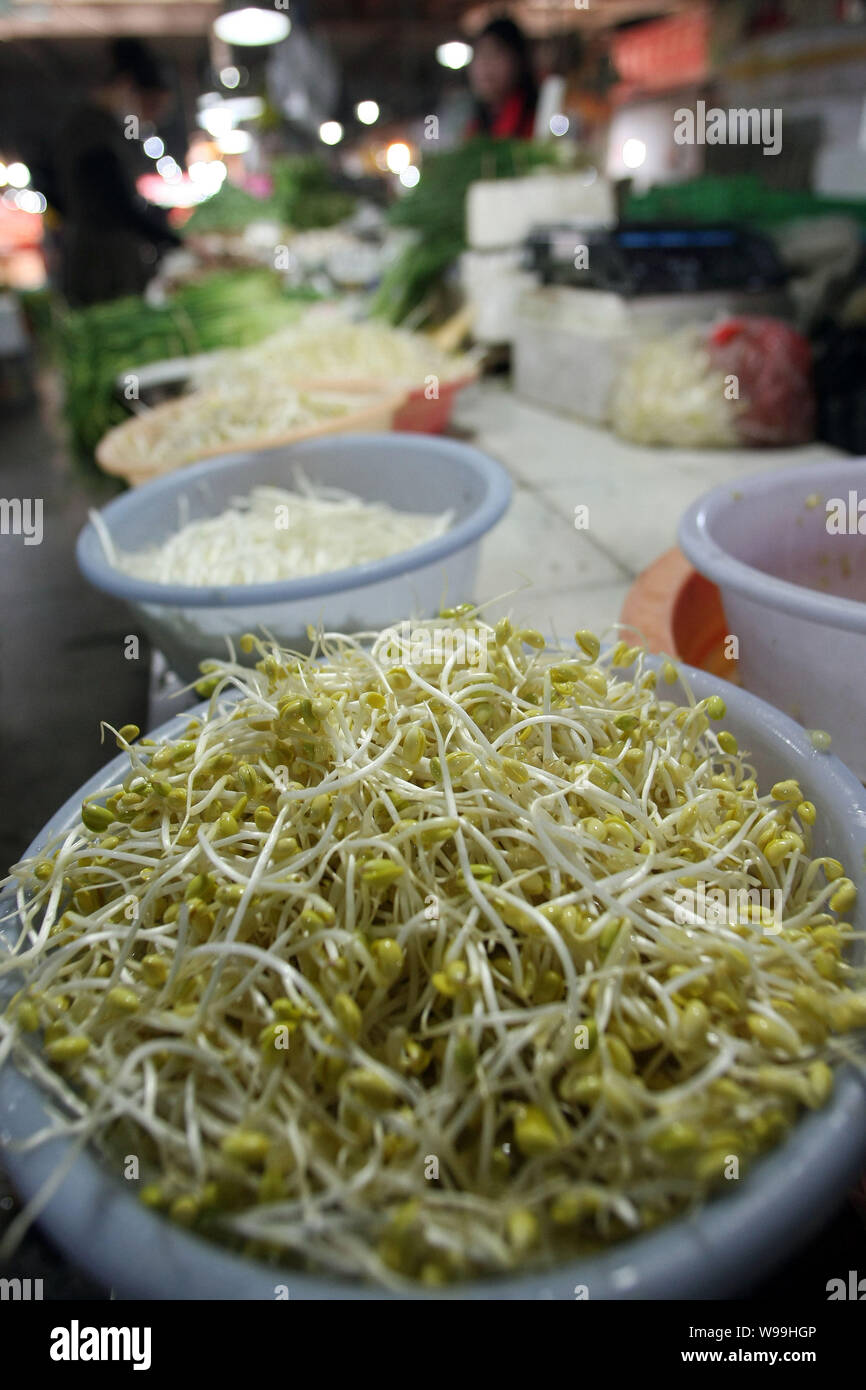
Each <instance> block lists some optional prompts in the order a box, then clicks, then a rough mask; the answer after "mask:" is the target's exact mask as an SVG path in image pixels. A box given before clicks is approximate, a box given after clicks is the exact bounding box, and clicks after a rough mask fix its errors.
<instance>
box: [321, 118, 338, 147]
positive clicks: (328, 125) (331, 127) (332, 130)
mask: <svg viewBox="0 0 866 1390" xmlns="http://www.w3.org/2000/svg"><path fill="white" fill-rule="evenodd" d="M342 138H343V127H342V126H341V125H340V122H339V121H323V122H322V124H321V125H320V126H319V139H320V140H321V141H322V143H323V144H324V145H339V143H340V141H341V140H342Z"/></svg>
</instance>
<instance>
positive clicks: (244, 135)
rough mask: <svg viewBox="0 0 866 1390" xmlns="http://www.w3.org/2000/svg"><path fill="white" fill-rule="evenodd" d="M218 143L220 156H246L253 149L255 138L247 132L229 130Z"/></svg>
mask: <svg viewBox="0 0 866 1390" xmlns="http://www.w3.org/2000/svg"><path fill="white" fill-rule="evenodd" d="M216 143H217V149H218V150H219V152H220V154H246V152H247V150H248V149H250V148H251V147H252V143H253V137H252V136H251V135H250V133H249V131H246V130H227V131H226V133H225V135H221V136H220V137H219V139H218V140H217V142H216Z"/></svg>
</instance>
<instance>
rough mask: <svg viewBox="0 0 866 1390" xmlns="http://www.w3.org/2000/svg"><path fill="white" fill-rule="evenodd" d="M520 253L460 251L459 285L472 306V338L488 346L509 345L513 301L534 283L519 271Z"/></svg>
mask: <svg viewBox="0 0 866 1390" xmlns="http://www.w3.org/2000/svg"><path fill="white" fill-rule="evenodd" d="M521 259H522V252H521V251H519V250H517V249H513V250H510V251H464V252H463V255H462V256H461V257H460V263H459V274H460V284H461V287H462V289H463V293H464V294H465V296H466V299H467V301H468V303H469V304H470V305H471V306H472V310H473V315H474V316H473V319H472V336H473V338H474V339H475V341H476V342H478V343H484V344H486V345H488V346H492V345H494V344H500V343H512V342H513V341H514V335H515V332H516V330H517V302H518V300H519V298H520V296H521V294H522V293H523V292H524V291H525V290H529V289H531V288H532V287H533V285H534V284H535V279H534V276H532V275H531V274H530V272H529V271H528V270H522V269H521Z"/></svg>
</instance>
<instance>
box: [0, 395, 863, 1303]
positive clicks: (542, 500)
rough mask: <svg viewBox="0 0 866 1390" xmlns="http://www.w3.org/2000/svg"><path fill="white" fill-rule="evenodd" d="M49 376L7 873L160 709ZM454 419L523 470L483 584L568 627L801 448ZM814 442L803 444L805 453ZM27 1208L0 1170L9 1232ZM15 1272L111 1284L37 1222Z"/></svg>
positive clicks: (796, 1291)
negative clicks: (713, 446)
mask: <svg viewBox="0 0 866 1390" xmlns="http://www.w3.org/2000/svg"><path fill="white" fill-rule="evenodd" d="M52 391H53V385H52V382H51V380H50V379H48V380H47V381H46V382H44V383H43V391H42V401H41V404H40V405H39V406H38V407H37V406H34V407H33V408H27V409H24V410H21V411H20V412H18V413H16V414H14V415H9V416H7V417H6V418H0V497H4V498H7V499H8V498H15V497H18V498H25V497H30V498H37V497H41V498H42V499H43V504H44V538H43V541H42V544H41V545H29V546H28V545H24V543H23V538H22V537H20V536H14V535H5V536H2V535H0V767H2V774H0V778H2V780H0V786H2V795H0V874H2V873H3V872H4V871H5V868H6V866H7V865H9V864H11V863H12V862H14V860H15V859H17V858H18V857H20V855H21V854H22V852H23V851H24V850H25V849H26V847H27V846H28V845H29V843H30V842H31V840H32V839H33V837H34V835H35V834H36V833H37V832H38V831H39V830H40V829H41V827H42V825H43V824H44V823H45V821H46V820H47V819H48V817H49V816H50V815H51V814H52V813H53V812H54V811H55V810H56V809H58V807H59V806H60V805H61V803H62V802H63V801H64V800H65V799H66V798H67V797H68V796H70V795H71V794H72V793H74V792H75V791H76V790H77V789H78V787H79V786H80V785H81V784H82V783H83V782H84V781H85V780H86V779H87V778H88V777H89V776H91V775H92V773H94V772H95V771H97V769H98V768H99V767H101V766H102V765H103V764H104V763H106V762H107V761H109V759H110V758H111V757H112V756H113V755H114V753H115V751H116V750H115V748H114V745H113V741H111V742H106V743H105V744H101V743H100V736H99V721H100V719H103V718H104V719H108V720H110V721H111V722H112V723H114V724H115V726H119V725H121V724H124V723H128V722H131V723H136V724H139V725H140V726H141V727H142V728H143V727H144V726H145V725H146V724H147V723H148V714H147V710H148V681H149V652H148V649H147V645H146V643H145V642H144V641H143V640H142V642H141V648H140V657H139V659H138V660H137V661H128V660H126V659H125V657H124V638H125V637H126V636H127V635H128V634H129V633H130V632H131V631H134V630H135V629H134V627H133V626H131V622H130V618H129V617H128V615H127V614H126V613H125V610H124V609H123V608H122V606H120V605H119V604H116V603H114V602H113V601H111V600H110V599H108V598H107V597H105V596H103V595H101V594H98V593H95V592H94V591H93V590H91V589H90V588H89V587H88V586H87V585H86V584H85V582H84V580H83V579H82V578H81V577H80V576H79V574H78V571H77V568H76V566H75V560H74V549H75V538H76V535H77V533H78V531H79V529H80V527H81V526H82V524H83V523H84V521H85V519H86V515H87V509H88V507H90V506H99V505H101V504H102V503H104V502H105V501H106V500H107V499H108V496H109V495H110V492H106V491H105V489H104V488H100V487H99V486H97V485H96V484H95V483H90V484H85V482H84V481H83V480H82V478H81V477H79V476H78V475H76V474H73V473H72V472H71V471H70V468H69V465H68V462H67V461H66V459H65V455H64V452H63V447H62V442H61V434H60V432H59V429H58V425H57V407H56V401H55V400H53V399H52ZM457 424H458V426H459V428H460V430H461V432H463V433H466V434H467V435H469V436H471V437H474V442H476V443H478V444H479V445H480V446H481V447H482V448H485V449H487V450H488V452H490V453H491V454H493V455H494V456H496V457H498V458H499V459H500V461H501V462H502V463H504V464H505V466H506V467H507V468H508V470H509V472H510V473H511V475H512V478H513V480H514V482H515V496H514V501H513V504H512V508H511V510H510V512H509V514H508V515H507V516H506V518H505V519H504V520H503V522H502V523H501V524H500V526H499V527H498V528H497V529H496V530H495V531H494V532H493V533H492V534H491V535H490V537H489V538H488V539H487V541H486V542H485V546H484V551H483V557H482V563H481V571H480V575H479V583H478V590H477V597H479V598H487V597H493V596H495V595H497V594H502V593H504V592H506V591H513V590H515V589H518V590H521V592H519V593H517V594H514V595H513V596H512V597H511V598H509V599H506V600H503V601H502V602H500V604H499V605H498V609H499V610H500V611H505V610H506V609H510V610H512V611H513V612H515V615H516V616H517V617H518V618H519V619H520V620H521V621H524V622H531V623H532V625H533V626H536V627H539V628H542V629H545V630H547V631H558V632H559V633H560V634H561V635H563V636H567V635H570V633H571V632H573V630H574V628H575V627H577V626H587V627H591V628H594V629H595V630H596V631H603V630H604V628H605V627H607V626H608V625H609V624H611V623H614V622H616V620H617V619H618V617H619V613H620V608H621V606H622V601H623V599H624V597H625V594H626V593H627V591H628V588H629V585H630V583H631V582H632V580H633V579H634V577H635V576H636V574H637V573H638V572H639V571H640V570H641V569H643V568H644V567H645V566H646V565H648V564H649V563H650V562H651V561H652V560H653V559H655V558H656V556H657V555H659V554H660V553H661V552H662V551H664V550H666V549H668V548H669V547H670V546H671V545H673V544H674V541H675V528H676V521H677V518H678V516H679V514H680V512H681V511H682V510H683V508H684V507H685V506H687V505H688V503H689V502H690V501H692V500H693V498H694V497H696V496H698V495H699V493H701V492H703V491H704V490H705V489H706V488H708V487H709V486H711V485H712V484H713V483H714V482H717V481H719V479H720V478H721V477H725V476H731V477H734V476H737V475H738V474H743V473H746V472H749V471H751V470H752V469H754V468H756V467H761V466H762V467H769V466H773V465H778V466H782V465H783V464H785V463H787V462H790V461H791V454H790V453H788V452H782V451H779V452H774V453H773V454H772V455H770V454H763V455H759V456H757V457H756V455H754V454H752V453H749V452H747V451H742V452H741V453H739V454H737V455H734V456H731V455H729V454H724V453H722V452H720V451H706V452H694V451H693V452H689V453H683V454H681V455H677V456H676V458H675V460H674V461H671V459H670V457H666V458H665V459H664V466H663V467H662V464H661V457H662V456H661V455H659V454H658V453H657V452H656V451H651V450H642V449H635V448H632V447H631V446H628V445H625V444H623V443H622V442H621V441H618V440H616V439H614V438H613V437H612V436H611V435H609V434H607V433H605V432H603V431H600V430H596V429H592V428H591V427H589V426H582V425H578V424H576V423H575V422H573V421H567V420H564V419H560V418H556V417H553V416H551V415H549V414H547V413H546V412H542V411H539V410H536V409H534V408H533V407H531V406H528V405H526V404H523V403H521V402H519V401H516V400H515V399H514V398H513V397H512V396H511V395H510V394H508V393H507V392H506V391H505V390H504V389H503V387H502V385H501V384H498V383H493V384H486V385H485V386H484V387H482V388H480V389H476V390H473V391H470V392H467V393H466V394H465V396H464V399H463V401H462V402H461V404H460V409H459V412H458V417H457ZM815 449H816V450H819V449H820V446H815ZM813 452H814V451H813V450H798V451H796V454H797V457H800V458H802V459H803V460H804V461H805V459H806V458H807V457H809V455H810V453H813ZM823 452H825V453H827V452H829V451H828V450H826V449H823ZM578 504H585V505H589V507H590V528H589V530H588V531H577V530H575V527H574V520H573V518H574V508H575V506H576V505H578ZM530 581H531V582H532V585H533V587H532V588H531V589H530V588H528V587H526V586H527V585H528V584H529V582H530ZM159 717H160V718H164V717H166V715H165V714H164V713H163V714H161V715H160V716H159ZM14 1211H15V1203H14V1198H13V1196H12V1194H11V1189H10V1188H9V1187H8V1184H6V1183H5V1182H4V1179H3V1174H2V1171H0V1231H2V1228H3V1225H4V1224H5V1222H6V1221H8V1220H9V1219H10V1218H11V1216H12V1215H13V1214H14ZM805 1220H806V1218H805V1214H804V1222H805ZM863 1249H864V1228H863V1225H862V1222H861V1221H860V1220H858V1219H857V1218H856V1217H855V1216H854V1209H853V1207H852V1205H851V1204H850V1203H845V1204H844V1205H842V1206H841V1208H840V1211H839V1214H838V1216H837V1217H836V1218H835V1220H834V1221H833V1222H832V1223H829V1224H828V1226H827V1227H826V1228H825V1229H824V1231H823V1232H822V1233H821V1234H820V1235H819V1236H818V1237H817V1238H815V1239H813V1240H812V1241H811V1242H810V1243H809V1244H808V1245H807V1246H806V1247H805V1248H804V1249H803V1251H802V1253H801V1254H800V1255H799V1256H798V1257H797V1259H796V1260H795V1261H792V1262H790V1263H789V1264H788V1266H787V1267H786V1269H785V1270H784V1271H782V1272H780V1273H778V1274H777V1275H775V1276H774V1277H773V1278H772V1279H771V1280H768V1281H766V1282H764V1283H762V1284H760V1285H759V1286H757V1287H756V1288H754V1289H753V1290H752V1291H751V1296H752V1297H755V1298H758V1299H765V1298H774V1299H775V1298H779V1297H787V1296H791V1297H794V1296H796V1297H797V1298H798V1299H799V1300H803V1299H806V1300H809V1299H820V1300H823V1299H825V1298H826V1292H825V1288H826V1282H827V1280H828V1279H830V1278H834V1277H838V1276H843V1277H844V1276H846V1273H847V1271H848V1270H849V1269H853V1268H857V1267H858V1260H859V1263H860V1266H861V1267H862V1263H863ZM2 1272H3V1273H4V1274H6V1275H9V1276H15V1275H17V1276H19V1277H22V1278H24V1277H31V1278H43V1279H44V1283H45V1297H46V1298H48V1299H82V1298H85V1299H86V1298H105V1297H107V1296H108V1291H107V1290H103V1289H101V1288H99V1287H98V1286H97V1285H95V1284H93V1283H92V1282H91V1281H90V1280H88V1279H87V1278H86V1277H84V1276H83V1275H81V1274H80V1273H79V1272H78V1271H76V1270H75V1269H74V1268H73V1267H72V1266H71V1265H70V1264H69V1262H68V1261H66V1260H65V1259H64V1258H63V1257H62V1256H60V1255H59V1254H58V1253H57V1252H56V1251H55V1250H54V1249H53V1248H52V1246H51V1244H50V1242H48V1241H46V1240H45V1239H43V1238H42V1237H41V1236H40V1235H39V1234H38V1232H31V1234H29V1235H28V1236H27V1238H26V1239H25V1241H24V1244H23V1245H22V1247H21V1248H20V1250H19V1252H18V1254H17V1255H16V1256H15V1258H14V1260H13V1261H12V1266H11V1268H9V1269H7V1270H4V1271H2ZM745 1293H746V1290H744V1294H745Z"/></svg>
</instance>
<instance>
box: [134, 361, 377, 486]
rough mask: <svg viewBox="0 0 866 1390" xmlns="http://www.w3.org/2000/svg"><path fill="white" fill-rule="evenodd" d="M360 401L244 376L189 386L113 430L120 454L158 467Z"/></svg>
mask: <svg viewBox="0 0 866 1390" xmlns="http://www.w3.org/2000/svg"><path fill="white" fill-rule="evenodd" d="M364 404H369V401H364V400H359V399H357V398H356V399H355V400H354V401H352V400H350V399H349V398H345V399H340V398H339V397H338V396H337V394H336V393H326V392H321V393H318V394H316V393H312V392H309V391H297V390H294V389H293V388H291V387H289V386H286V385H284V386H283V388H282V389H281V390H279V391H275V390H273V389H272V387H271V386H270V384H269V383H267V382H265V381H259V382H249V383H248V384H247V386H246V388H245V389H244V390H243V391H239V390H235V391H217V390H211V391H193V392H192V393H191V394H190V395H188V396H181V397H180V398H179V399H178V400H177V401H172V402H170V403H169V404H167V405H162V406H157V407H156V408H155V409H154V410H152V411H149V412H147V413H146V414H144V415H137V416H136V417H135V418H134V419H132V420H127V421H126V422H125V424H123V425H119V426H118V427H117V430H116V432H115V433H116V437H117V441H118V446H120V445H121V444H122V452H123V456H124V458H126V459H127V460H129V461H130V462H132V463H136V464H141V465H147V466H148V468H149V470H150V471H152V472H158V471H160V470H161V469H165V468H167V467H179V466H180V465H182V464H185V463H192V462H194V460H196V459H198V458H201V457H203V456H204V455H207V454H209V453H210V454H212V453H215V452H216V451H217V450H219V449H222V448H225V449H226V450H228V449H230V448H232V447H237V448H243V447H245V446H247V445H249V444H251V443H255V442H257V441H267V440H278V439H280V438H282V437H283V436H284V435H286V434H290V433H292V432H293V431H294V430H301V429H305V428H307V427H310V426H315V425H319V424H322V423H323V422H325V421H328V420H338V419H339V418H340V417H341V416H343V415H347V414H348V413H349V411H350V410H351V409H353V408H355V409H357V408H358V407H359V405H364Z"/></svg>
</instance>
